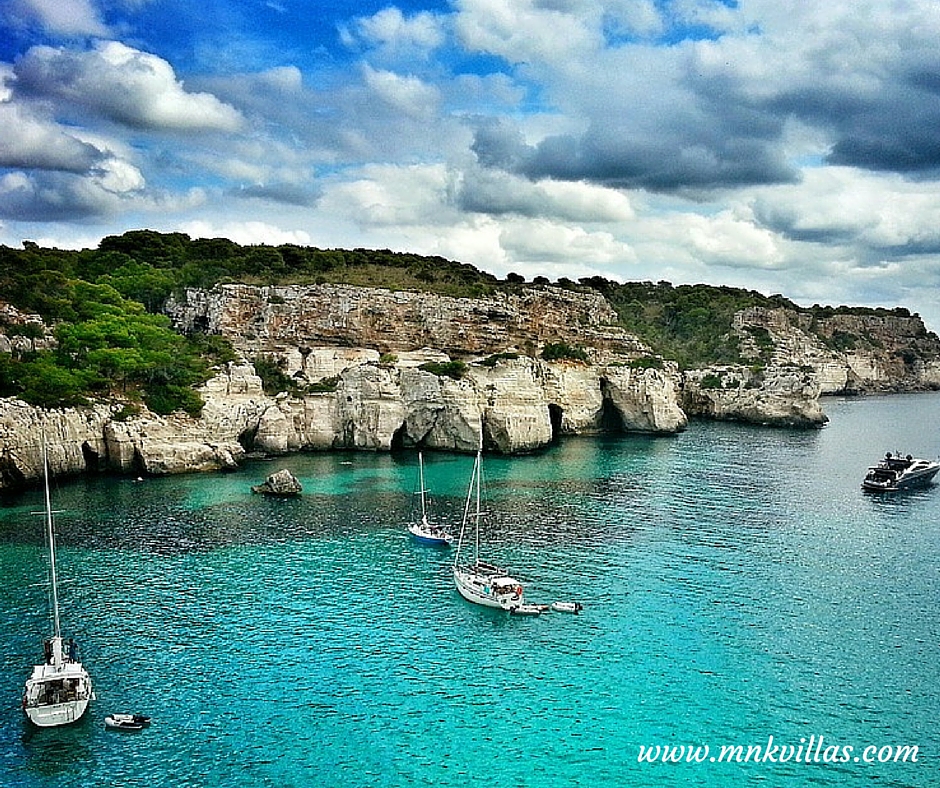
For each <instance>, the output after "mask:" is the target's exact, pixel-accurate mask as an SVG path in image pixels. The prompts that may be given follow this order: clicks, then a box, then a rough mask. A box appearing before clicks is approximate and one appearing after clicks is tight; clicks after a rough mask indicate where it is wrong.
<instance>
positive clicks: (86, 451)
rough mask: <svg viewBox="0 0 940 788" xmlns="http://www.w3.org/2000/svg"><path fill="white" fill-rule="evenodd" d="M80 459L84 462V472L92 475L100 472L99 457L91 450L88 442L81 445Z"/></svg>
mask: <svg viewBox="0 0 940 788" xmlns="http://www.w3.org/2000/svg"><path fill="white" fill-rule="evenodd" d="M82 459H83V460H84V462H85V470H86V471H90V472H92V473H94V472H95V471H99V470H101V455H100V454H98V452H97V451H95V449H94V448H92V446H91V444H90V443H88V441H85V442H84V443H83V444H82Z"/></svg>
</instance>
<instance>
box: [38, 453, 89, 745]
mask: <svg viewBox="0 0 940 788" xmlns="http://www.w3.org/2000/svg"><path fill="white" fill-rule="evenodd" d="M42 463H43V479H44V482H45V502H46V507H45V511H44V512H38V513H37V514H44V515H45V518H46V547H47V548H48V551H49V580H50V586H51V601H52V637H50V638H47V639H46V640H44V641H43V652H44V657H45V659H44V661H43V662H42V664H40V665H35V666H34V667H33V672H32V674H31V675H30V677H29V678H28V679H27V680H26V686H25V687H24V689H23V712H24V713H25V714H26V716H27V718H28V719H29V721H30V722H32V723H33V724H34V725H37V726H39V727H40V728H52V727H56V726H58V725H67V724H69V723H71V722H75V721H77V720H79V719H80V718H81V716H82V715H83V714H84V713H85V710H86V709H87V708H88V703H89V702H90V701H91V700H92V699H93V698H94V693H93V692H92V687H91V676H89V674H88V671H87V670H85V668H84V666H83V665H82V663H81V662H79V660H78V647H77V645H76V644H75V640H74V639H72V638H69V640H68V641H65V640H64V639H63V637H62V631H61V627H60V624H59V591H58V580H57V577H56V556H55V525H54V523H53V518H52V515H53V511H52V502H51V500H50V495H49V460H48V457H47V454H46V447H45V441H43V451H42Z"/></svg>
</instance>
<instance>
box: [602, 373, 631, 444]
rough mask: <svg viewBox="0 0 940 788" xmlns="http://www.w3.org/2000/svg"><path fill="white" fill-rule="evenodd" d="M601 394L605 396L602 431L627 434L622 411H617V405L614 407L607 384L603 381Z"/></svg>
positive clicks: (603, 400)
mask: <svg viewBox="0 0 940 788" xmlns="http://www.w3.org/2000/svg"><path fill="white" fill-rule="evenodd" d="M601 392H602V394H603V399H602V400H601V418H600V423H601V424H600V426H601V431H602V432H625V428H624V423H623V416H621V415H620V411H619V410H617V407H616V405H614V403H613V400H612V399H611V398H610V396H609V395H608V393H607V382H606V381H603V380H602V381H601Z"/></svg>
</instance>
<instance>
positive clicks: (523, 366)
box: [0, 286, 686, 487]
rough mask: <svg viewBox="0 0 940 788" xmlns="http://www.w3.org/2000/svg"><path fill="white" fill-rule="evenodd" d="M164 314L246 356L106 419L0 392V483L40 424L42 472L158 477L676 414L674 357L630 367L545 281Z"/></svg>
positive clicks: (298, 295)
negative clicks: (272, 365)
mask: <svg viewBox="0 0 940 788" xmlns="http://www.w3.org/2000/svg"><path fill="white" fill-rule="evenodd" d="M169 311H170V314H171V315H172V317H173V319H174V320H175V321H176V324H177V326H178V327H179V328H181V329H182V330H194V329H201V330H207V331H210V332H216V333H220V334H223V335H224V336H227V337H228V338H229V339H230V340H231V341H232V343H233V345H234V346H235V347H236V349H237V350H238V351H239V352H240V353H241V355H242V356H243V357H244V359H246V360H245V361H243V362H241V363H237V364H232V365H230V366H229V367H228V368H227V369H225V370H222V371H220V373H219V374H218V375H217V376H216V377H215V378H213V379H212V380H210V381H209V382H208V383H207V384H206V385H205V387H204V388H203V390H202V392H201V393H202V395H203V398H204V400H205V403H206V404H205V407H204V408H203V412H202V416H201V417H200V418H199V419H192V418H190V417H187V416H185V415H176V414H174V415H173V416H171V417H166V418H162V417H158V416H155V415H153V414H147V413H144V414H142V415H140V416H135V417H131V418H127V419H118V418H116V417H115V415H114V413H112V410H111V409H109V408H107V407H104V406H99V407H96V408H89V409H87V410H84V409H69V410H62V411H52V412H43V411H39V410H37V409H33V408H30V407H28V406H26V405H25V404H23V403H21V402H19V401H17V400H0V446H2V447H3V454H2V457H0V486H7V487H8V486H15V485H18V484H20V483H22V482H23V481H25V480H28V479H33V478H36V477H37V476H38V472H39V467H40V466H39V457H40V455H39V449H40V443H41V439H40V434H41V433H44V434H45V435H46V437H47V441H48V442H50V443H54V444H60V443H62V444H63V445H66V444H67V448H66V449H63V451H64V452H65V454H64V456H62V457H61V458H60V461H58V462H57V463H56V464H55V465H54V471H55V472H58V473H80V472H84V471H87V470H110V471H117V472H122V473H132V474H144V473H148V474H162V473H175V472H183V471H196V470H211V469H219V468H226V467H231V466H233V465H235V464H236V463H237V462H238V461H239V460H240V459H241V458H242V457H243V456H244V455H245V453H246V451H260V452H265V453H268V454H280V453H286V452H292V451H300V450H322V449H338V448H351V449H364V450H374V451H387V450H390V449H392V448H394V447H407V446H419V445H420V446H424V447H427V448H431V449H442V450H450V451H466V452H472V451H475V450H476V449H477V447H478V446H479V445H480V442H481V440H482V442H483V445H484V447H485V448H486V449H487V450H490V451H498V452H505V453H518V452H527V451H533V450H536V449H539V448H542V447H544V446H547V445H548V444H549V443H551V441H552V440H554V439H555V438H556V437H557V436H559V435H563V434H577V433H591V432H600V431H602V430H604V429H606V428H608V426H609V425H610V424H616V425H617V426H618V427H620V428H622V429H624V430H637V431H643V432H651V433H673V432H676V431H679V430H682V429H684V428H685V426H686V416H685V414H684V413H683V411H682V410H681V408H680V407H679V404H678V398H677V390H678V383H679V373H678V370H677V368H676V367H675V365H674V364H670V363H668V362H663V363H661V364H659V365H658V366H657V367H656V368H653V369H644V368H634V367H632V366H631V364H630V362H631V361H632V360H634V359H636V358H646V357H648V356H650V350H649V348H647V347H646V346H645V345H643V344H642V343H641V342H639V340H637V339H636V338H635V337H633V336H631V335H629V334H626V333H625V332H624V331H623V330H622V329H620V328H618V327H617V326H615V325H613V324H612V323H613V321H614V320H615V319H616V315H615V314H614V313H613V311H612V310H611V309H610V307H609V305H608V304H607V302H606V301H605V300H604V299H603V298H602V297H600V296H596V295H594V294H585V295H583V297H582V294H576V293H570V292H568V291H565V290H560V289H551V288H549V289H546V290H533V291H523V292H522V293H520V294H518V295H515V296H506V297H498V298H493V299H486V300H472V299H455V298H444V297H440V296H432V295H427V294H402V293H391V292H389V291H382V290H369V289H361V288H359V289H357V288H348V287H327V286H320V287H311V288H251V287H245V286H223V287H220V288H216V289H214V290H213V291H209V292H206V291H189V292H188V293H187V294H186V297H185V299H183V300H182V301H180V302H175V303H173V304H171V306H170V310H169ZM546 342H565V343H569V344H570V345H571V346H576V347H582V348H584V349H585V350H586V351H587V353H588V355H589V357H590V359H591V361H590V362H584V361H577V360H559V361H551V362H549V361H545V360H542V359H539V358H537V357H536V354H537V353H538V351H539V350H541V349H542V347H544V345H545V343H546ZM441 348H447V349H448V351H449V352H444V351H443V350H442V349H441ZM493 354H495V355H493ZM257 356H265V357H267V358H269V359H274V360H275V361H276V362H277V363H278V364H279V366H280V368H281V369H282V371H283V372H285V373H286V374H287V375H289V376H291V377H292V378H293V379H294V380H295V381H296V382H297V384H298V389H299V391H301V392H304V393H301V394H298V395H288V394H286V393H282V394H279V395H277V396H274V397H271V396H268V395H267V394H265V392H264V390H263V387H262V382H261V379H260V378H259V377H258V376H257V374H255V370H254V368H253V366H252V365H251V363H250V361H248V360H249V359H253V358H255V357H257ZM455 359H460V360H461V361H462V362H463V363H464V364H465V372H464V374H463V375H462V376H460V377H459V379H452V378H451V377H448V376H447V375H439V374H435V373H434V372H431V371H427V370H423V369H421V368H420V367H421V365H422V364H425V363H426V362H429V361H430V362H438V363H439V364H441V363H446V362H450V361H452V360H455ZM114 410H115V412H116V410H117V409H116V408H115V409H114Z"/></svg>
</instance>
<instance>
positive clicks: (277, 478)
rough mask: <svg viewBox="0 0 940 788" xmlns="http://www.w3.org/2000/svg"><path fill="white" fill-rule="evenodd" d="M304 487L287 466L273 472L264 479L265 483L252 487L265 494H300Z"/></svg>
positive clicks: (255, 490)
mask: <svg viewBox="0 0 940 788" xmlns="http://www.w3.org/2000/svg"><path fill="white" fill-rule="evenodd" d="M302 490H303V487H302V486H301V484H300V482H299V481H297V477H296V476H294V474H292V473H291V472H290V471H289V470H287V468H282V469H281V470H279V471H277V473H272V474H271V475H270V476H268V478H267V479H265V480H264V483H263V484H256V485H255V486H254V487H252V488H251V491H252V492H253V493H262V494H263V495H282V496H286V495H300V493H301V491H302Z"/></svg>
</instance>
